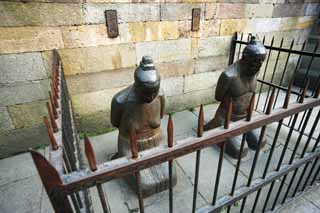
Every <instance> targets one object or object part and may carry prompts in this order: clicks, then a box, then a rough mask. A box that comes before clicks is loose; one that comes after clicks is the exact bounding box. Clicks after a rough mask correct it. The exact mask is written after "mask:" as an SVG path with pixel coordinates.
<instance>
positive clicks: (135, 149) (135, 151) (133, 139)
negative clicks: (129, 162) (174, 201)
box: [130, 124, 144, 213]
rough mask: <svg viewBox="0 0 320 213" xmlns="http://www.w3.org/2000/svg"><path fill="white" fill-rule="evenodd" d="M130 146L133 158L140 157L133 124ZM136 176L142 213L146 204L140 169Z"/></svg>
mask: <svg viewBox="0 0 320 213" xmlns="http://www.w3.org/2000/svg"><path fill="white" fill-rule="evenodd" d="M132 125H133V124H132ZM130 147H131V155H132V158H133V159H137V158H138V144H137V135H136V131H135V129H134V127H133V126H132V129H131V132H130ZM135 176H136V189H137V195H138V200H139V209H140V212H141V213H144V204H143V197H142V191H141V176H140V171H138V172H135Z"/></svg>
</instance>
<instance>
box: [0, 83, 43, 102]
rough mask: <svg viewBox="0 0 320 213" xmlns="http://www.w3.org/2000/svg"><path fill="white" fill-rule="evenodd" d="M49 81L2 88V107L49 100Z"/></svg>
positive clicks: (0, 90) (0, 89) (0, 98)
mask: <svg viewBox="0 0 320 213" xmlns="http://www.w3.org/2000/svg"><path fill="white" fill-rule="evenodd" d="M48 91H49V80H41V81H33V82H24V83H19V84H8V85H3V86H0V100H1V101H0V106H8V105H14V104H21V103H27V102H32V101H38V100H45V99H47V98H48Z"/></svg>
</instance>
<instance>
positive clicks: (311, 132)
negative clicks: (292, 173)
mask: <svg viewBox="0 0 320 213" xmlns="http://www.w3.org/2000/svg"><path fill="white" fill-rule="evenodd" d="M319 118H320V111H319V112H318V115H317V117H316V120H315V121H314V123H313V125H312V127H311V130H310V133H309V137H308V140H307V142H306V144H305V146H304V147H303V150H302V153H301V155H300V158H303V157H304V155H305V153H306V151H307V149H308V146H309V144H310V141H311V138H312V136H313V133H314V131H315V129H316V127H317V125H318V121H319ZM307 168H308V164H306V165H305V166H304V168H303V171H302V173H301V176H300V178H299V180H298V183H297V185H296V188H295V189H294V191H293V195H292V197H294V196H295V195H296V193H297V192H298V189H299V186H300V183H301V181H302V179H303V177H304V174H305V173H306V171H307ZM296 170H298V169H296Z"/></svg>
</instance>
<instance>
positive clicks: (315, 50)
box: [297, 41, 320, 130]
mask: <svg viewBox="0 0 320 213" xmlns="http://www.w3.org/2000/svg"><path fill="white" fill-rule="evenodd" d="M319 43H320V41H318V42H317V44H316V46H315V47H314V50H313V54H312V56H311V59H310V62H309V64H308V67H307V70H306V73H305V75H304V78H303V81H302V82H303V83H305V82H306V81H307V79H308V78H309V77H308V74H309V72H310V68H311V65H312V63H313V60H314V57H315V56H314V55H315V54H316V53H317V50H318V47H319ZM301 91H303V88H300V92H301ZM298 100H299V96H298V97H297V101H298ZM305 115H306V111H305V112H304V113H303V116H302V119H301V122H300V124H299V126H298V130H299V129H300V128H301V125H302V121H303V119H304V117H305Z"/></svg>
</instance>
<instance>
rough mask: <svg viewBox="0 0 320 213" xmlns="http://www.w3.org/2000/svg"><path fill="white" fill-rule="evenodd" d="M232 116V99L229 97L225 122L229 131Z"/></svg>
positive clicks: (225, 126)
mask: <svg viewBox="0 0 320 213" xmlns="http://www.w3.org/2000/svg"><path fill="white" fill-rule="evenodd" d="M231 115H232V98H231V97H230V96H229V97H227V113H226V117H225V120H224V128H225V129H228V128H229V125H230V121H231Z"/></svg>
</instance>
